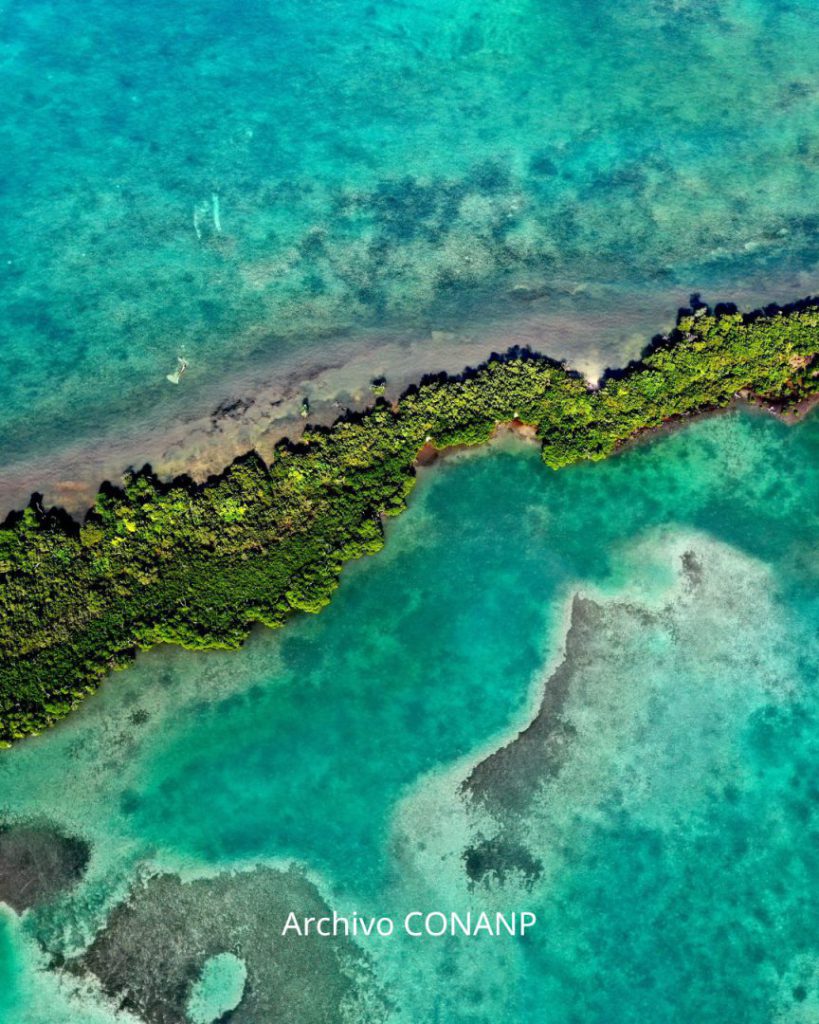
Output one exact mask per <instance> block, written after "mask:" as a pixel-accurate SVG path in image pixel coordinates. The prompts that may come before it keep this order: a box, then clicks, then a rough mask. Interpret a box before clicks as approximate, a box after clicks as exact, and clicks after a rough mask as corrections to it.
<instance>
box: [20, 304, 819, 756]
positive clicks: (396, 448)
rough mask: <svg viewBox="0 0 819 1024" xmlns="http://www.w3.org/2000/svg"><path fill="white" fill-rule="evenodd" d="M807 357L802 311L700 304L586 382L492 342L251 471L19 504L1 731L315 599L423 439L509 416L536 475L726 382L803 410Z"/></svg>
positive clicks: (227, 643) (809, 310) (721, 396)
mask: <svg viewBox="0 0 819 1024" xmlns="http://www.w3.org/2000/svg"><path fill="white" fill-rule="evenodd" d="M817 353H819V306H816V305H811V304H800V305H799V306H797V307H792V308H789V309H773V310H769V311H767V312H765V313H757V314H751V315H747V316H744V315H742V314H739V313H734V312H721V313H718V314H712V313H710V312H708V311H707V310H705V309H700V310H697V311H696V312H695V313H692V314H691V315H688V316H685V317H682V318H681V319H680V321H679V324H678V326H677V328H676V329H675V330H674V331H673V332H672V334H671V335H670V336H668V337H667V338H663V339H660V340H658V341H657V342H656V343H655V344H653V345H652V346H651V348H650V349H649V350H648V351H647V353H646V355H645V356H644V358H643V359H642V360H641V361H640V362H639V363H634V364H632V365H631V366H629V367H627V368H625V369H624V370H622V371H618V372H614V373H610V374H609V375H608V376H607V377H606V378H604V380H603V381H602V382H601V384H600V386H598V387H592V386H590V385H589V384H588V383H587V381H586V380H585V379H584V378H583V377H581V376H580V375H579V374H576V373H573V372H571V371H570V370H567V369H566V368H565V367H564V366H562V365H560V364H557V363H555V362H554V361H553V360H550V359H548V358H546V357H545V356H539V355H533V354H531V353H523V352H510V353H507V354H506V355H504V356H495V357H493V358H491V359H490V360H489V361H488V362H486V363H485V364H483V365H482V366H480V367H478V368H477V369H474V370H469V371H467V372H465V373H464V374H462V375H460V376H457V377H439V378H435V379H429V380H425V381H424V382H422V383H421V384H420V385H419V386H418V387H414V388H411V389H410V390H409V391H407V392H406V393H405V394H404V395H402V397H401V398H400V400H399V401H398V402H396V403H395V404H394V405H388V404H386V403H385V402H383V401H380V402H377V403H376V404H375V405H374V406H373V408H371V409H369V410H368V411H367V412H365V413H363V414H360V415H356V416H350V417H346V418H342V419H341V420H339V421H338V422H337V423H336V424H335V425H334V426H333V427H332V428H330V429H308V430H307V431H306V433H305V435H304V436H303V438H302V439H301V441H300V442H299V443H298V444H291V443H288V442H282V443H281V444H279V445H278V446H277V448H276V450H275V454H274V458H273V459H272V461H271V462H270V464H269V465H267V464H265V463H264V462H263V461H262V460H261V459H260V458H259V457H258V455H256V454H255V453H253V452H251V453H248V454H247V455H245V456H243V457H242V458H240V459H238V460H236V461H235V462H234V463H232V464H231V465H230V466H228V467H227V468H226V469H225V470H224V471H223V472H222V473H221V474H219V475H218V476H215V477H212V478H211V479H210V480H208V481H207V482H206V483H205V484H202V485H198V484H194V483H193V482H192V481H190V480H188V479H186V478H184V477H182V478H177V479H175V480H173V481H172V482H170V483H163V482H161V481H160V480H158V479H157V478H156V477H155V476H154V475H153V474H152V473H151V472H150V470H149V469H147V468H146V469H145V470H143V471H141V472H138V473H131V474H130V475H129V476H128V477H127V479H126V482H125V485H124V487H123V488H114V487H112V486H110V485H104V486H103V488H102V490H101V493H100V495H99V497H98V498H97V501H96V503H95V505H94V506H93V508H92V509H90V510H89V512H88V513H87V515H86V516H85V519H84V521H83V522H82V523H79V522H76V521H75V520H73V519H71V518H70V517H68V516H67V515H65V514H64V513H61V512H59V511H58V510H51V511H45V510H44V509H42V508H41V507H40V505H39V503H38V500H37V498H36V496H35V498H33V499H32V502H31V504H30V505H29V507H28V508H26V509H25V511H23V512H22V513H18V514H15V515H14V516H12V517H11V518H10V519H9V521H8V522H7V523H6V525H5V526H4V527H3V528H2V529H0V743H2V744H3V745H7V744H8V743H10V742H11V741H12V740H16V739H20V738H22V737H24V736H26V735H30V734H33V733H36V732H39V731H40V730H42V729H43V728H45V727H46V726H48V725H51V724H53V723H54V722H56V721H57V720H58V719H60V718H61V717H63V716H64V715H66V714H67V713H68V712H69V711H71V710H72V709H73V708H75V707H76V706H77V704H78V703H79V702H80V701H81V700H82V699H83V698H84V697H85V696H87V695H88V694H89V693H91V692H93V690H94V689H95V688H96V687H97V685H98V684H99V681H100V680H101V678H102V677H103V676H104V675H105V674H106V673H107V672H108V671H110V670H111V669H112V668H117V667H121V666H123V665H124V664H127V662H128V661H129V659H130V658H132V657H133V655H134V653H135V652H136V651H137V650H139V649H141V648H147V647H150V646H152V645H154V644H158V643H176V644H181V645H183V646H185V647H189V648H197V649H202V648H214V647H236V646H238V645H239V644H240V643H241V642H242V640H243V639H244V638H245V637H246V636H247V634H248V631H249V629H250V627H251V626H252V624H253V623H254V622H262V623H265V624H266V625H269V626H278V625H281V624H282V623H283V622H284V621H285V619H286V618H287V617H288V616H289V615H290V614H292V613H293V612H294V611H308V612H317V611H319V610H320V609H321V608H322V607H323V606H324V605H325V604H326V603H327V602H328V601H329V599H330V596H331V594H332V592H333V590H334V589H335V587H336V586H337V585H338V579H339V575H340V572H341V569H342V567H343V565H344V563H345V562H346V561H348V560H349V559H351V558H357V557H359V556H361V555H364V554H370V553H373V552H375V551H377V550H378V549H379V548H380V547H381V545H382V543H383V529H382V517H383V516H385V515H395V514H397V513H398V512H400V511H401V510H402V509H403V508H404V507H405V502H406V498H407V495H408V494H409V492H410V490H411V489H412V486H413V483H414V480H415V470H414V464H415V460H416V458H417V456H418V453H419V451H420V450H421V449H422V448H423V447H424V446H425V445H433V446H434V447H435V448H437V449H443V448H447V447H450V446H453V445H477V444H482V443H485V442H486V441H488V440H489V439H490V437H491V436H492V434H493V432H494V431H495V429H496V427H497V425H498V424H499V423H505V422H509V421H512V420H515V421H519V422H522V423H525V424H529V425H531V426H532V427H534V429H535V431H536V434H537V437H538V438H539V439H540V441H541V444H542V454H543V460H544V462H545V464H546V465H547V466H550V467H551V468H552V469H559V468H561V467H564V466H568V465H571V464H572V463H576V462H579V461H582V460H588V459H602V458H605V457H606V456H608V455H610V454H611V453H612V452H614V451H616V450H617V448H618V447H620V446H621V445H622V444H624V443H625V442H626V441H628V440H629V439H630V438H632V437H634V436H635V435H636V434H638V433H640V432H643V431H646V430H650V429H652V428H656V427H658V426H659V425H661V424H662V423H664V422H666V421H668V420H670V419H674V418H677V417H683V416H690V415H692V414H695V413H700V412H703V411H706V410H709V409H715V408H722V407H725V406H726V405H728V404H729V403H730V402H731V401H733V400H734V399H735V397H736V396H737V395H738V394H740V393H741V394H744V395H748V396H752V397H753V396H756V397H760V398H764V399H765V400H766V401H767V402H771V403H776V404H777V405H778V406H781V407H789V406H796V405H798V404H799V403H803V402H805V401H806V400H808V399H809V398H810V397H811V396H813V395H815V394H817V392H819V370H817Z"/></svg>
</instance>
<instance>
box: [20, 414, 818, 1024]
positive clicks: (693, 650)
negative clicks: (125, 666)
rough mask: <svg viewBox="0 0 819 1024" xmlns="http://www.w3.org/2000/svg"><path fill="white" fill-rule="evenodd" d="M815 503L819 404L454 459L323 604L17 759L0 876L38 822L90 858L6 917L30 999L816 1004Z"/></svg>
mask: <svg viewBox="0 0 819 1024" xmlns="http://www.w3.org/2000/svg"><path fill="white" fill-rule="evenodd" d="M817 498H819V419H816V418H815V417H814V418H812V419H808V420H806V421H805V422H804V423H802V424H801V425H799V426H797V427H794V428H789V427H785V426H784V425H782V424H781V423H778V422H776V421H774V420H771V419H768V418H764V417H762V416H761V415H759V414H750V413H743V414H728V415H725V416H722V417H719V418H715V419H711V420H709V421H703V422H699V423H696V424H694V425H690V426H688V427H686V428H685V429H684V430H680V431H677V432H675V433H673V434H670V435H666V436H664V437H661V438H658V439H655V440H654V441H652V442H651V443H650V444H645V445H642V446H639V447H635V448H633V449H631V450H630V451H628V452H627V453H625V454H623V455H621V456H618V457H617V458H614V459H611V460H610V461H608V462H606V463H602V464H598V465H589V466H580V467H576V468H572V469H569V470H565V471H561V472H560V473H553V472H551V471H548V470H546V469H544V467H543V466H542V464H541V463H540V462H539V460H538V457H537V454H536V453H535V452H534V451H532V450H531V449H527V448H524V447H522V446H521V445H520V444H518V443H514V444H513V443H511V442H508V443H506V445H505V446H504V445H501V447H500V448H495V449H493V450H491V451H489V452H485V453H482V454H475V455H470V456H467V457H458V458H453V459H451V460H445V461H444V462H443V463H441V464H439V465H437V466H435V467H433V468H432V469H431V470H430V471H427V472H425V474H424V476H423V479H422V480H421V482H420V484H419V486H418V488H417V491H416V493H415V494H414V495H413V498H412V499H411V503H410V508H409V510H408V511H407V512H406V513H405V514H404V515H403V516H402V517H400V518H399V519H398V520H396V521H395V522H394V523H393V524H391V525H390V531H389V537H388V543H387V545H386V548H385V550H384V551H383V552H381V553H380V554H379V555H377V556H375V557H374V558H370V559H366V560H363V561H361V562H359V563H357V564H355V565H353V566H351V567H350V568H349V569H348V571H347V572H346V573H345V576H344V579H343V582H342V586H341V588H340V590H339V591H338V593H337V594H336V596H335V597H334V599H333V602H332V603H331V605H330V606H329V607H328V608H327V609H325V611H323V612H322V613H321V614H320V615H319V616H316V617H303V618H301V619H298V620H295V621H293V622H291V623H290V624H288V626H287V627H286V628H285V629H284V630H282V631H280V632H276V633H274V632H269V631H263V630H260V631H259V632H257V633H256V634H254V636H253V637H252V638H251V640H250V641H249V643H248V644H247V645H246V646H245V647H244V648H243V649H242V650H241V651H239V652H233V653H210V654H202V655H194V654H190V653H185V652H182V651H177V650H157V651H153V652H151V653H149V654H148V655H146V656H142V657H140V658H139V660H138V662H137V664H136V666H134V667H133V668H132V669H129V670H128V671H126V672H124V673H121V674H118V675H116V676H115V677H114V678H112V679H110V680H108V681H107V682H106V683H105V685H104V686H103V689H102V692H101V693H100V694H99V695H97V696H96V697H94V698H92V699H90V700H89V701H88V702H87V703H86V705H85V706H84V708H83V709H82V710H81V711H79V712H78V713H77V714H76V715H75V716H74V717H73V718H71V719H69V720H68V721H67V722H65V723H63V724H61V725H60V726H59V727H58V728H57V729H55V730H53V731H52V732H50V733H49V734H47V735H44V736H42V737H40V738H38V739H35V740H33V741H28V742H25V743H22V744H20V745H19V746H17V747H16V748H15V749H13V750H12V751H10V752H8V753H5V754H4V755H3V757H2V758H0V809H2V814H3V818H4V820H5V821H6V822H10V823H15V822H16V823H17V824H16V826H15V827H12V828H11V829H10V830H8V831H7V832H6V833H5V834H2V833H0V857H3V858H4V859H3V866H4V872H0V887H2V886H3V885H4V884H6V885H7V884H8V882H7V879H8V877H9V872H11V874H12V876H13V875H14V872H19V873H20V876H21V877H22V876H23V875H24V874H25V863H24V861H25V858H21V857H20V856H17V857H16V859H15V858H14V857H13V856H12V855H11V854H10V853H9V849H10V847H9V845H8V841H9V837H10V836H11V837H13V836H15V835H17V836H18V837H19V836H23V835H25V836H26V837H27V838H26V839H25V841H24V842H23V841H22V840H20V842H22V845H23V846H24V847H25V846H26V844H28V848H29V850H30V851H33V853H34V854H36V855H38V856H40V857H42V856H43V852H42V849H39V853H38V846H37V843H38V842H40V841H41V840H38V839H37V836H43V835H44V836H46V838H48V836H49V834H51V835H52V838H51V840H49V841H48V842H47V843H46V845H47V847H48V848H49V849H55V848H59V849H60V850H62V851H64V852H63V853H62V854H60V856H59V857H58V858H57V860H58V863H57V864H56V866H55V864H54V863H53V862H50V867H49V869H48V870H49V871H50V872H51V874H50V875H49V876H48V877H51V878H52V879H56V881H55V882H54V885H53V886H52V890H51V891H50V892H49V893H48V894H46V895H41V896H40V897H39V900H38V901H36V902H35V901H34V900H33V897H32V901H33V902H35V905H33V906H31V907H30V908H29V909H22V908H20V913H19V914H17V913H13V912H8V913H6V914H5V915H4V916H3V917H2V918H0V983H1V982H5V983H4V984H0V1008H2V1015H0V1016H1V1017H2V1020H3V1022H4V1024H46V1022H47V1024H63V1022H65V1024H86V1022H93V1024H98V1022H99V1024H103V1022H105V1024H111V1022H112V1021H118V1022H120V1024H124V1022H129V1024H130V1022H133V1021H135V1020H136V1021H140V1020H141V1021H147V1022H150V1024H153V1022H160V1024H164V1022H165V1021H174V1022H179V1021H185V1020H190V1021H191V1022H192V1024H203V1022H205V1024H206V1022H207V1021H210V1020H215V1019H216V1018H217V1016H218V1015H219V1014H220V1013H221V1012H222V1010H223V1009H224V1008H230V1007H235V1009H234V1010H233V1011H232V1014H233V1015H232V1016H229V1017H227V1018H225V1019H229V1020H231V1021H233V1022H238V1024H267V1022H268V1021H271V1020H299V1021H333V1022H335V1021H339V1022H344V1021H347V1022H358V1021H367V1022H371V1021H389V1022H390V1024H405V1022H406V1024H409V1022H412V1024H435V1022H442V1021H446V1022H456V1024H461V1022H463V1024H467V1022H469V1024H476V1022H489V1021H492V1022H498V1021H501V1022H509V1024H528V1022H535V1021H537V1022H541V1024H542V1022H544V1021H548V1022H550V1024H598V1022H599V1024H626V1022H628V1024H638V1022H640V1024H642V1022H645V1021H652V1022H660V1024H662V1022H669V1024H672V1022H675V1024H676V1022H682V1021H686V1020H696V1021H698V1022H700V1024H725V1022H726V1021H731V1022H740V1021H741V1022H747V1024H773V1022H776V1024H808V1022H812V1021H815V1020H816V1019H817V1017H818V1016H819V938H817V936H819V898H818V897H817V892H819V847H818V846H817V836H819V819H818V818H817V813H819V812H817V807H819V803H817V799H816V797H817V793H816V781H815V774H816V773H815V765H816V763H817V757H819V698H817V693H816V686H815V681H816V678H817V669H818V668H819V644H818V643H817V636H816V619H817V610H819V558H818V557H817V547H816V538H817V533H818V531H819V520H818V518H817V515H818V514H817V508H819V503H818V502H817ZM523 729H525V730H526V731H525V732H524V733H523V734H522V735H521V736H519V737H518V733H519V731H520V730H523ZM15 828H16V831H15ZM24 828H25V829H27V831H22V830H23V829H24ZM55 836H59V837H62V838H60V839H58V840H57V839H55V838H54V837H55ZM66 837H74V839H75V840H83V841H84V842H85V843H87V844H88V853H89V856H88V858H87V864H86V863H85V862H84V860H83V859H82V858H80V860H82V861H83V863H82V864H80V867H79V868H77V863H78V861H77V856H76V848H72V849H73V850H74V852H73V854H72V856H71V857H69V849H70V848H69V845H68V843H67V838H66ZM4 843H6V845H5V846H4V845H3V844H4ZM55 843H56V844H57V845H56V846H55ZM75 847H76V843H75ZM72 864H73V868H72V867H71V865H72ZM72 872H73V873H72ZM41 875H42V876H43V877H45V875H46V872H41ZM4 879H6V881H5V882H4ZM129 894H130V895H129ZM322 908H323V910H322ZM290 909H292V910H295V911H297V912H299V913H301V912H304V913H309V914H312V915H314V916H315V915H316V914H317V913H322V912H329V911H332V910H337V911H338V912H339V913H345V914H348V915H351V914H352V913H353V911H357V912H358V913H359V914H362V915H369V914H375V915H380V914H387V915H394V916H395V917H396V918H398V919H399V921H400V919H401V917H402V916H403V914H405V913H406V912H407V911H408V910H410V909H427V910H445V911H446V910H449V909H454V910H457V911H459V912H461V913H462V914H463V913H465V912H466V911H468V910H470V909H471V910H473V911H479V910H481V909H487V910H490V911H492V912H494V911H495V910H501V911H506V912H509V911H512V910H522V909H529V910H532V911H534V912H536V913H537V914H538V918H539V920H538V925H537V927H536V928H535V929H534V930H533V931H531V932H530V933H529V934H527V936H526V937H525V938H524V939H519V938H511V937H501V938H487V937H485V936H484V937H482V938H473V939H466V938H464V937H460V938H456V939H451V940H450V939H433V938H427V939H423V940H419V939H410V938H407V937H404V936H400V935H395V936H393V937H391V938H382V939H378V938H375V937H373V938H370V939H364V938H361V939H359V940H355V941H345V940H341V939H339V940H332V939H321V940H315V941H308V940H305V939H297V938H295V937H293V936H290V937H286V938H282V936H281V934H280V933H281V928H282V926H283V923H284V920H285V917H286V913H287V912H288V911H289V910H290ZM49 965H50V966H49ZM9 979H11V980H10V981H9ZM120 1006H121V1007H122V1009H120V1010H117V1007H120ZM209 1013H211V1014H212V1015H211V1016H210V1017H209V1016H208V1014H209Z"/></svg>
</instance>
